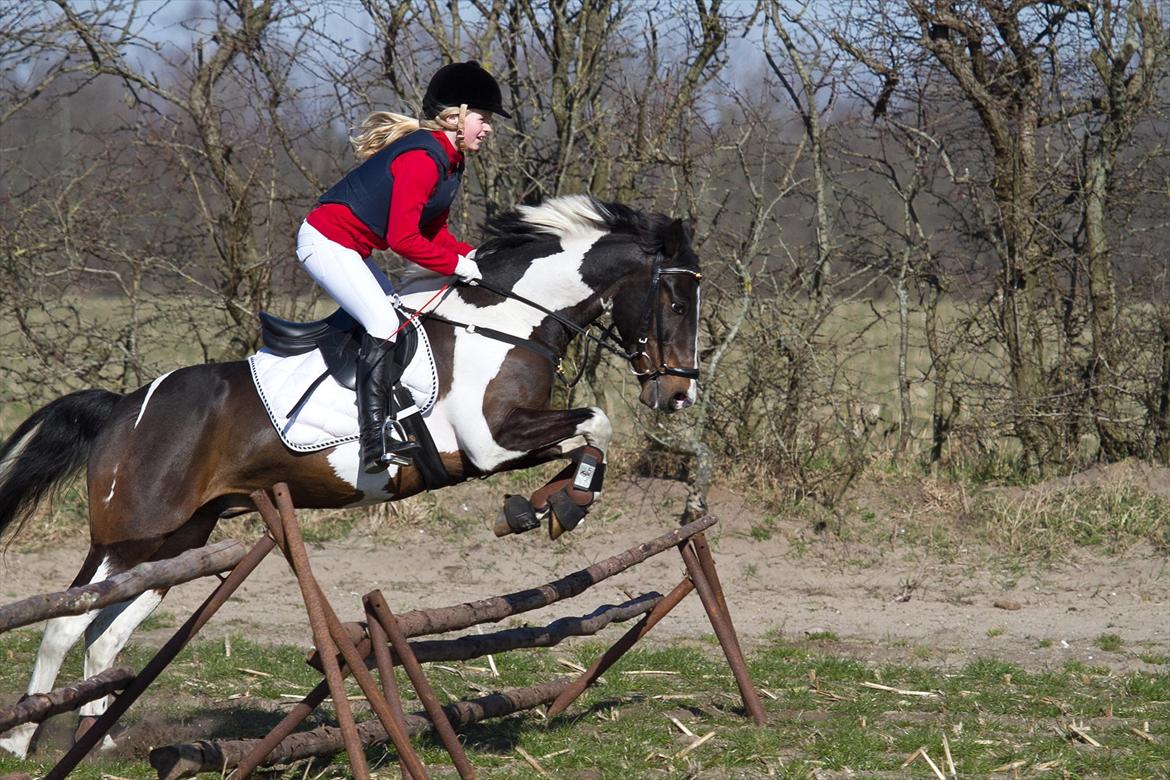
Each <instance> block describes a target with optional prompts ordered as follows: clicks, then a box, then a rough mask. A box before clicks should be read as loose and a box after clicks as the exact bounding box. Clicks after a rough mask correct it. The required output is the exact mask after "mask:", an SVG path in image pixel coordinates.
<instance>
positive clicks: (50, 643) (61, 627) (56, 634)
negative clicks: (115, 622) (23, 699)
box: [0, 560, 110, 758]
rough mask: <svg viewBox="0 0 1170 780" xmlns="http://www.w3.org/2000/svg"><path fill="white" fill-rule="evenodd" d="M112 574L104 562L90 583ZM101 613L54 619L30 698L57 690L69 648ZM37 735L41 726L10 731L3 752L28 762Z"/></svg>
mask: <svg viewBox="0 0 1170 780" xmlns="http://www.w3.org/2000/svg"><path fill="white" fill-rule="evenodd" d="M109 570H110V566H109V561H108V560H103V561H102V562H101V564H100V565H99V566H98V568H97V571H95V572H94V575H93V577H92V578H90V582H91V583H92V582H101V581H102V580H104V579H106V578H107V573H108V572H109ZM97 614H98V610H96V609H94V610H90V611H89V612H86V613H85V614H84V615H69V616H67V617H59V618H53V619H52V620H50V621H49V622H48V624H47V625H46V626H45V635H44V637H43V638H42V639H41V647H40V649H39V650H37V659H36V661H35V662H34V663H33V671H32V677H31V678H30V679H29V681H28V693H29V695H30V696H31V695H33V694H37V693H46V692H48V691H51V690H53V683H54V682H56V680H57V674H58V672H60V671H61V664H62V663H63V662H64V661H65V656H66V654H67V653H68V652H69V648H71V647H73V645H75V644H76V643H77V640H78V639H80V638H81V635H82V634H84V633H85V629H86V627H87V626H88V625H89V624H90V623H92V622H93V620H94V618H96V617H97ZM36 731H37V724H35V723H23V724H21V725H19V726H16V727H14V728H12V729H10V730H9V731H8V732H6V733H5V734H4V736H3V737H0V749H3V750H7V751H8V752H9V753H12V754H13V755H15V756H17V757H18V758H24V757H25V756H27V755H28V748H29V745H30V744H31V743H32V738H33V735H34V734H35V733H36Z"/></svg>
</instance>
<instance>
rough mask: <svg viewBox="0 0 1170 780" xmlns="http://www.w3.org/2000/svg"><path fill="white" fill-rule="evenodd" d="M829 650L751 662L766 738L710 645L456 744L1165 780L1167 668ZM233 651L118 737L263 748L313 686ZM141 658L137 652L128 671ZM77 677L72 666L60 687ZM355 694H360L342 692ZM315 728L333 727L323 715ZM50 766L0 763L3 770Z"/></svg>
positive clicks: (185, 677)
mask: <svg viewBox="0 0 1170 780" xmlns="http://www.w3.org/2000/svg"><path fill="white" fill-rule="evenodd" d="M1103 641H1106V642H1108V641H1109V640H1108V639H1105V640H1103ZM836 644H837V642H836V640H835V638H833V637H831V636H824V637H812V638H810V639H809V640H808V641H806V642H803V643H799V644H797V643H792V642H789V641H784V640H782V639H779V638H775V639H774V640H773V641H769V642H767V643H764V644H763V645H761V646H759V647H757V648H755V649H754V650H752V651H751V652H750V653H749V665H750V668H751V673H752V675H753V678H754V679H755V681H756V684H757V686H759V687H760V688H761V689H762V690H763V692H764V697H763V698H764V707H765V710H766V712H767V713H768V717H769V723H768V725H766V726H764V727H755V726H753V725H751V723H750V722H749V721H748V720H747V719H746V718H745V716H744V714H743V712H742V705H741V702H740V700H739V698H738V693H737V691H736V688H735V684H734V682H733V680H732V678H731V675H730V673H729V671H728V670H727V667H726V665H725V664H724V663H723V661H722V657H721V655H720V654H719V650H718V645H717V644H715V643H714V640H713V638H711V637H706V638H700V639H698V640H697V641H693V642H691V643H687V644H684V645H682V646H675V647H670V648H650V649H643V650H636V651H634V652H632V653H631V654H629V655H628V656H627V657H626V658H624V659H623V660H622V661H621V662H620V663H619V664H618V665H617V666H616V667H614V668H613V669H611V670H610V671H609V672H607V673H606V675H605V677H604V683H603V684H601V685H598V686H597V687H595V688H594V689H592V690H591V691H589V692H587V694H586V695H585V696H584V697H582V699H580V700H578V702H576V703H575V704H574V705H573V706H572V707H571V708H570V709H569V710H568V712H567V713H566V714H565V715H563V716H561V717H558V718H556V719H555V720H553V721H551V722H550V721H547V720H546V719H544V718H543V717H542V715H541V714H540V713H539V712H535V711H530V712H528V713H523V714H519V715H516V716H512V717H509V718H506V719H504V720H503V721H496V722H491V723H487V724H482V725H476V726H473V727H470V728H468V729H466V730H464V731H463V732H462V736H463V742H464V745H465V746H466V749H467V752H468V755H469V757H470V759H471V761H472V763H473V764H474V765H475V766H476V767H477V768H478V769H479V770H480V771H481V772H482V774H483V776H484V777H491V778H528V777H535V776H538V774H539V773H538V772H537V770H536V769H534V768H533V766H532V764H531V763H530V762H529V761H528V758H526V757H525V754H527V756H528V757H531V758H532V759H533V760H534V761H535V762H536V763H537V764H538V765H539V766H540V767H541V768H542V769H543V770H544V771H545V772H546V773H547V774H548V776H552V777H582V778H584V777H606V778H608V777H683V776H688V777H695V776H702V777H783V778H810V780H811V778H814V777H821V778H837V777H841V778H844V777H879V778H881V777H933V776H934V775H933V774H932V773H931V770H930V769H929V767H928V765H927V764H926V762H925V760H924V759H923V758H922V757H921V756H919V757H918V758H916V759H915V760H914V761H913V762H911V763H910V765H909V766H907V767H903V764H904V762H905V761H906V760H907V759H908V758H910V757H911V756H912V755H913V754H915V753H916V751H918V749H919V748H920V747H921V748H924V749H925V752H926V755H927V756H928V757H929V758H930V759H931V760H933V761H934V763H935V764H936V765H938V766H939V767H940V768H941V769H942V771H944V772H946V771H947V769H948V764H947V758H946V756H947V751H948V750H949V753H950V756H951V760H952V761H953V765H954V768H955V770H956V771H957V773H958V777H975V776H979V777H982V776H989V775H990V776H1003V777H1015V776H1018V777H1068V778H1097V777H1100V778H1164V777H1166V772H1167V771H1170V658H1168V657H1165V656H1161V657H1153V656H1151V657H1150V658H1149V661H1150V662H1153V665H1154V666H1155V667H1156V671H1145V672H1133V673H1127V674H1116V673H1111V672H1110V671H1109V670H1108V669H1107V668H1101V667H1093V666H1088V665H1084V664H1081V663H1068V664H1065V665H1064V666H1062V667H1058V668H1052V669H1047V670H1043V671H1027V670H1025V669H1022V668H1020V667H1018V666H1013V665H1011V664H1007V663H1003V662H1001V661H997V660H995V659H990V658H988V659H979V660H976V661H973V662H970V663H967V664H965V665H963V666H961V667H957V668H935V667H931V666H930V665H926V664H871V663H864V662H860V661H857V660H852V659H849V658H845V657H842V656H840V655H838V654H835V653H834V652H833V651H832V647H833V646H835V645H836ZM821 645H825V646H827V647H824V648H822V647H821ZM225 647H226V645H225V644H224V643H219V642H216V643H209V642H205V643H198V644H196V645H194V646H193V648H190V649H188V650H187V651H186V652H184V654H183V655H182V656H180V658H179V660H178V661H176V663H174V664H173V665H172V667H171V668H170V669H169V670H168V671H167V672H166V673H165V674H164V675H163V677H162V678H161V679H160V680H159V681H158V683H157V684H156V686H155V687H154V688H153V689H152V690H151V691H150V693H149V694H148V695H147V696H146V697H145V699H144V700H143V701H142V702H140V704H139V705H138V706H136V708H135V709H133V710H131V712H130V714H129V715H128V716H127V718H126V719H125V726H124V728H125V729H126V733H125V734H124V736H123V739H124V741H126V742H128V743H138V742H140V741H141V740H143V739H151V740H154V741H152V742H151V743H150V744H155V745H163V744H171V742H169V741H167V739H166V738H168V737H169V738H170V739H171V740H173V741H174V742H183V741H194V740H197V739H215V738H220V739H222V738H231V737H239V736H259V735H261V734H263V733H264V732H265V730H266V729H267V728H270V727H271V726H272V725H274V723H275V721H276V720H277V719H278V718H279V716H280V715H281V714H282V712H283V711H285V710H286V709H287V707H288V706H290V703H291V702H293V701H295V700H296V698H295V697H296V696H297V695H298V694H303V693H304V692H305V691H307V690H308V688H309V687H311V686H312V685H314V684H315V683H316V682H317V681H318V680H319V679H320V678H319V676H317V675H316V673H315V672H313V670H311V669H309V668H308V667H307V666H306V665H305V664H304V663H303V662H302V661H303V656H304V654H303V651H301V650H298V649H296V648H287V647H284V648H282V647H271V646H266V645H257V644H255V643H253V642H251V641H249V640H247V639H244V638H240V637H236V638H234V639H232V641H231V642H230V647H231V652H230V656H228V655H226V654H225ZM603 647H604V646H603V645H600V644H598V643H597V642H596V641H591V642H588V643H584V644H574V645H572V646H571V647H563V648H557V649H552V650H547V651H520V652H516V653H512V654H509V655H505V656H498V657H496V664H497V666H498V670H499V675H500V676H499V677H494V676H492V673H491V671H490V669H489V667H488V665H487V663H485V662H484V661H483V660H477V661H472V662H467V663H452V664H442V665H434V664H428V665H427V671H428V676H429V679H430V680H431V682H432V684H433V685H434V687H435V689H436V692H437V693H438V694H439V696H440V698H443V699H447V700H453V699H455V698H474V697H477V696H481V695H483V694H484V692H486V691H490V690H496V689H501V688H507V687H518V686H524V685H531V684H534V683H536V682H540V681H542V680H546V679H551V678H554V677H557V676H561V675H565V674H566V673H567V672H568V670H567V669H566V662H572V663H578V664H588V663H589V662H590V661H591V660H592V658H593V657H595V655H596V654H597V653H598V652H600V651H601V650H602V649H603ZM35 649H36V637H35V635H34V634H33V633H32V632H29V631H22V632H18V633H16V634H14V635H10V636H7V637H4V638H2V639H0V657H3V658H6V659H7V663H6V664H5V665H4V670H3V671H2V672H0V688H3V689H6V690H11V689H13V688H15V687H17V686H19V685H20V684H22V683H23V675H24V670H25V669H27V668H28V666H29V665H30V664H31V661H32V656H33V654H34V653H35ZM145 658H146V653H145V650H143V649H142V648H137V649H135V650H133V651H132V652H131V653H130V658H129V661H130V662H131V663H142V662H144V661H145ZM79 671H80V670H79V668H78V664H77V662H76V660H74V661H73V662H72V663H71V664H70V666H69V667H68V668H67V670H66V675H67V676H68V675H70V674H72V675H76V674H77V673H78V672H79ZM350 691H351V693H352V694H353V695H354V696H357V695H359V694H360V690H359V689H358V688H357V686H356V685H355V684H353V683H352V682H351V683H350ZM402 692H403V696H404V698H405V699H406V702H407V709H408V711H409V710H411V709H418V706H417V703H414V704H413V705H412V704H411V701H412V699H413V697H412V695H411V693H410V691H409V689H408V688H407V687H402ZM144 712H149V713H150V722H149V723H144V722H143V721H142V720H141V718H142V715H141V713H144ZM357 713H358V718H359V720H364V719H368V718H371V717H373V716H372V713H371V712H370V711H369V709H368V707H366V706H365V705H364V704H362V705H359V706H358V709H357ZM59 720H62V721H69V722H72V721H71V719H70V717H69V716H61V718H59ZM310 720H311V725H312V726H317V725H322V724H326V723H333V722H334V721H333V719H332V717H331V713H330V712H328V711H325V712H318V713H317V714H316V715H314V716H313V717H312V718H311V719H310ZM67 726H68V723H61V724H58V725H54V726H53V728H51V729H50V736H49V737H48V741H49V742H50V743H53V742H56V743H60V742H61V741H62V740H64V739H65V732H66V731H67ZM684 729H685V731H684ZM700 741H701V743H700V744H697V745H694V743H696V742H700ZM1094 743H1096V744H1094ZM415 745H416V747H418V748H419V749H420V751H421V755H422V758H423V760H424V761H425V762H427V763H428V764H429V765H432V766H434V767H439V766H446V765H449V760H448V759H447V757H446V754H445V753H444V752H443V751H442V748H441V746H440V745H439V743H438V742H437V740H435V739H433V738H431V737H427V736H424V737H420V738H416V740H415ZM138 747H139V749H143V747H144V746H142V745H138ZM46 751H47V752H48V753H50V754H51V755H56V754H57V751H56V750H54V749H52V748H51V747H47V748H46ZM368 757H369V760H370V763H371V765H372V766H374V767H375V768H376V774H377V775H378V776H381V777H393V776H396V775H397V772H398V769H397V764H396V762H395V760H394V758H393V754H392V753H390V752H388V750H387V749H385V748H381V747H377V748H371V749H370V750H369V751H368ZM306 763H307V762H299V763H298V764H296V765H293V766H289V767H286V768H284V769H283V770H282V771H281V772H280V773H279V776H281V777H287V778H298V777H317V776H324V777H339V776H340V777H344V776H347V775H348V764H347V762H346V760H345V757H344V755H341V756H338V757H335V758H334V760H333V762H332V764H327V765H321V766H308V765H306ZM48 767H49V763H48V761H41V760H31V761H27V762H21V761H16V760H14V759H12V758H10V757H9V758H0V772H17V771H20V772H29V773H32V774H38V773H40V772H43V771H45V770H46V769H47V768H48ZM851 773H855V774H851ZM993 773H999V774H998V775H995V774H993ZM436 774H437V776H452V775H451V773H450V772H446V773H438V772H437V773H436ZM76 776H77V777H79V778H94V779H95V780H98V779H100V778H114V777H135V778H136V777H153V776H154V775H153V771H152V770H151V769H150V767H149V766H148V765H147V764H146V763H145V761H144V760H127V759H117V758H111V757H99V758H97V759H95V760H92V761H91V762H88V763H86V764H85V765H83V767H82V768H81V769H79V770H78V771H77V773H76Z"/></svg>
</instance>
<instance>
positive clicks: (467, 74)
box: [422, 60, 512, 119]
mask: <svg viewBox="0 0 1170 780" xmlns="http://www.w3.org/2000/svg"><path fill="white" fill-rule="evenodd" d="M464 103H466V104H467V107H468V108H472V109H476V110H479V111H483V112H485V113H492V114H499V115H500V116H502V117H504V118H506V119H511V118H512V115H511V114H509V113H508V112H507V111H505V110H504V100H503V96H502V95H501V94H500V85H499V84H497V83H496V80H495V79H494V78H492V74H490V73H488V72H487V71H486V70H484V69H483V68H481V67H480V66H479V63H478V62H476V61H475V60H468V61H467V62H452V63H451V64H450V65H444V66H443V67H441V68H439V70H438V72H437V73H435V75H434V76H432V77H431V83H430V84H428V85H427V94H426V95H425V96H424V97H423V104H422V109H423V115H424V116H425V117H426V118H427V119H434V118H435V117H437V116H438V115H439V114H440V113H441V112H442V111H443V109H445V108H454V107H457V106H460V105H463V104H464Z"/></svg>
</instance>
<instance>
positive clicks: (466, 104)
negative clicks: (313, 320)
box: [297, 61, 511, 474]
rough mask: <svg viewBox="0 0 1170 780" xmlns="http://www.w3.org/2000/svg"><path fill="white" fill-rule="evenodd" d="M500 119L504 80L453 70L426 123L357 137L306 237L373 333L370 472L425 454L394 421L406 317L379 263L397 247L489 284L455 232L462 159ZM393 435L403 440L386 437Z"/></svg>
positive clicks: (304, 250) (469, 68)
mask: <svg viewBox="0 0 1170 780" xmlns="http://www.w3.org/2000/svg"><path fill="white" fill-rule="evenodd" d="M492 114H499V115H501V116H504V117H508V118H511V115H510V114H509V113H508V112H506V111H505V110H504V108H503V104H502V97H501V94H500V87H499V85H498V84H497V83H496V80H495V79H494V78H492V76H491V75H490V74H489V73H488V72H487V71H485V70H484V69H483V68H481V67H480V66H479V63H477V62H474V61H468V62H456V63H451V64H449V65H445V66H443V67H442V68H440V69H439V70H438V72H437V73H435V75H434V76H433V77H432V78H431V81H430V84H429V85H428V86H427V91H426V95H425V96H424V97H423V105H422V116H423V119H421V120H419V119H413V118H411V117H407V116H402V115H400V114H393V113H390V112H387V111H379V112H375V113H373V114H370V116H369V117H367V118H366V120H365V121H364V122H363V123H362V126H361V128H360V129H359V132H358V134H357V136H356V137H354V138H353V139H351V141H352V144H353V147H354V150H355V151H356V153H357V156H358V158H359V159H361V160H362V161H363V162H362V163H361V164H360V165H358V166H357V167H356V168H354V169H353V170H352V171H350V172H349V173H348V174H346V176H345V177H344V178H343V179H342V180H341V181H340V182H338V183H337V184H335V185H334V186H333V187H331V188H330V189H329V190H328V191H327V192H326V193H325V194H324V195H322V196H321V197H320V199H319V201H318V203H319V205H318V206H317V207H316V208H314V209H313V210H312V211H311V212H309V215H308V217H306V218H305V221H304V223H303V224H302V225H301V229H300V232H299V233H298V234H297V257H298V258H299V259H300V261H301V263H302V264H303V265H304V267H305V270H306V271H308V272H309V275H310V276H312V277H313V279H314V280H315V281H316V282H317V284H319V285H321V287H322V288H323V289H324V290H325V292H327V293H329V295H330V296H331V297H332V298H333V299H334V300H335V301H337V303H339V304H340V305H341V308H343V309H344V310H345V311H346V312H348V313H349V314H350V315H351V316H352V317H353V318H354V319H355V320H357V321H358V322H359V323H361V325H362V327H363V328H365V331H366V332H365V335H364V336H363V337H362V343H361V350H360V352H359V362H358V374H357V407H358V422H359V424H360V426H361V463H362V469H363V470H364V471H365V472H366V473H369V474H374V473H377V472H380V471H384V470H385V469H386V468H387V465H388V464H390V463H397V464H408V463H410V457H409V456H410V453H412V452H413V451H414V450H416V449H417V448H418V445H417V444H416V443H414V442H411V441H407V440H405V437H403V436H402V432H401V429H400V428H398V426H397V425H396V424H393V423H392V424H391V425H390V426H387V425H386V423H387V420H390V421H394V419H395V414H396V408H395V407H396V404H395V399H394V393H393V389H394V384H395V383H396V382H397V381H398V379H399V377H400V376H401V373H402V368H401V366H398V365H397V362H396V361H395V360H394V356H393V349H394V342H395V335H396V331H397V329H398V315H397V313H396V312H395V310H394V307H393V305H392V304H391V302H390V299H389V298H388V297H387V296H388V295H389V294H391V293H392V292H393V288H392V286H391V284H390V281H389V280H388V279H387V278H386V275H385V274H384V273H383V272H382V270H381V269H380V268H379V267H378V266H377V265H376V264H375V263H374V262H373V261H372V260H371V259H370V253H371V252H372V251H373V250H375V249H387V248H389V249H391V250H393V251H394V252H396V253H397V254H399V255H401V256H402V257H404V258H406V259H407V260H410V261H412V262H415V263H418V264H419V265H421V266H423V267H424V268H428V269H430V270H432V271H436V272H438V273H440V274H444V275H454V276H457V277H459V278H460V279H463V280H465V281H470V280H476V279H479V278H480V273H479V268H478V266H477V265H476V262H475V260H474V256H475V250H474V249H472V247H471V246H470V245H468V244H465V243H463V242H462V241H459V240H458V239H457V238H455V237H454V236H453V235H451V232H450V231H449V230H448V229H447V215H448V213H449V211H450V207H451V202H452V201H453V200H454V198H455V194H456V192H458V190H459V183H460V179H461V177H462V173H463V155H464V153H465V152H475V151H478V150H479V148H480V144H482V143H483V141H484V139H485V138H487V136H488V135H489V134H491V132H492V126H491V119H492ZM384 428H388V429H394V430H395V433H396V435H397V438H393V437H391V436H389V435H387V434H384V433H383V429H384Z"/></svg>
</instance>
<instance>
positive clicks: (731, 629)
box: [679, 533, 768, 726]
mask: <svg viewBox="0 0 1170 780" xmlns="http://www.w3.org/2000/svg"><path fill="white" fill-rule="evenodd" d="M696 536H698V537H702V536H703V534H701V533H700V534H696ZM706 543H707V540H706V539H703V545H704V547H705V546H706ZM679 552H681V553H682V558H683V562H684V563H685V564H686V567H687V574H688V575H689V576H690V578H691V582H693V583H694V584H695V590H697V591H698V592H699V599H700V600H701V601H702V602H703V609H705V610H706V611H707V617H708V618H709V619H710V621H711V627H712V628H714V629H715V636H716V637H718V638H719V646H720V647H722V648H723V656H724V657H725V658H726V659H727V665H728V666H730V667H731V673H732V675H733V676H734V677H735V684H736V685H737V686H739V693H740V696H742V697H743V704H744V707H746V708H747V711H748V714H749V715H751V718H752V720H753V721H754V722H755V723H756V725H757V726H763V725H764V724H765V723H767V722H768V716H767V715H766V714H764V705H763V704H761V703H760V694H759V693H757V692H756V688H755V686H754V685H752V678H751V675H750V674H749V673H748V668H747V661H745V660H744V657H743V651H742V650H741V649H740V647H739V638H738V637H737V636H736V634H735V626H734V625H732V623H731V614H730V613H729V612H728V611H727V602H726V601H725V600H724V598H723V589H722V587H720V585H719V579H718V577H717V576H716V575H715V562H714V560H712V559H711V553H710V551H709V550H708V551H707V554H706V558H707V561H708V562H709V567H710V574H708V571H707V570H706V568H705V567H704V566H703V564H702V562H701V561H702V559H701V558H700V556H699V554H696V552H695V549H694V547H692V546H691V545H690V544H682V545H679Z"/></svg>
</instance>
